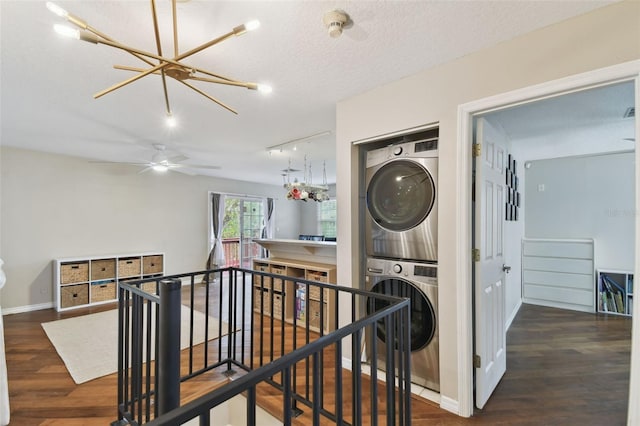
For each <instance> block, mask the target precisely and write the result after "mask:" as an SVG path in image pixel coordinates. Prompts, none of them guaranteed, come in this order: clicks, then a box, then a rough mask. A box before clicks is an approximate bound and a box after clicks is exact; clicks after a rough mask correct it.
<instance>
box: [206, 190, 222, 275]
mask: <svg viewBox="0 0 640 426" xmlns="http://www.w3.org/2000/svg"><path fill="white" fill-rule="evenodd" d="M224 201H225V196H224V195H222V194H218V193H213V194H211V223H212V230H211V235H212V236H213V244H212V246H211V251H210V252H209V257H208V258H207V270H210V269H215V268H221V267H223V266H224V265H225V259H224V250H223V248H222V226H223V221H224Z"/></svg>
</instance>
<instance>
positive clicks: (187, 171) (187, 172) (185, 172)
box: [169, 168, 197, 176]
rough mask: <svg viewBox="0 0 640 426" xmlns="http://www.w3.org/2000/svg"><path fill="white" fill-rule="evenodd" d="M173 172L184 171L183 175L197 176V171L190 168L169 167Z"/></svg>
mask: <svg viewBox="0 0 640 426" xmlns="http://www.w3.org/2000/svg"><path fill="white" fill-rule="evenodd" d="M169 170H171V171H172V172H177V173H182V174H183V175H187V176H196V175H197V173H195V172H193V171H191V170H189V169H175V168H171V169H169Z"/></svg>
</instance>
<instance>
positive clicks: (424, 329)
mask: <svg viewBox="0 0 640 426" xmlns="http://www.w3.org/2000/svg"><path fill="white" fill-rule="evenodd" d="M369 291H371V292H373V293H379V294H384V295H387V296H399V297H408V298H409V299H410V300H411V352H414V351H417V350H420V349H422V348H424V347H425V346H427V345H428V344H429V343H430V342H431V339H433V336H434V335H435V333H436V315H435V311H434V309H433V305H432V304H431V302H430V301H429V299H428V298H427V296H426V295H425V294H424V293H423V292H422V291H421V290H420V289H418V288H417V287H416V286H414V285H413V284H411V283H410V282H408V281H405V280H399V279H395V278H387V279H384V280H382V281H379V282H378V283H376V284H375V285H374V286H373V287H371V289H370V290H369ZM386 306H388V303H387V302H385V301H384V300H371V299H369V300H368V301H367V313H368V314H371V313H372V312H377V311H379V310H380V309H384V308H385V307H386ZM395 332H396V335H397V334H398V333H400V330H399V329H396V330H395ZM376 334H377V335H378V338H379V339H380V340H382V342H386V340H387V333H386V327H385V323H384V321H380V322H379V323H378V325H377V331H376ZM395 347H396V349H397V348H398V342H397V341H396V342H395Z"/></svg>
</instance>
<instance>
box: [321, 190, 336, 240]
mask: <svg viewBox="0 0 640 426" xmlns="http://www.w3.org/2000/svg"><path fill="white" fill-rule="evenodd" d="M336 216H337V215H336V200H335V199H332V200H327V201H323V202H321V203H318V230H319V232H320V233H321V234H322V235H324V236H325V237H336Z"/></svg>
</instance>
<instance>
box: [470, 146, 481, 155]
mask: <svg viewBox="0 0 640 426" xmlns="http://www.w3.org/2000/svg"><path fill="white" fill-rule="evenodd" d="M481 154H482V144H479V143H474V144H473V150H472V155H473V156H474V157H480V155H481Z"/></svg>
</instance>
